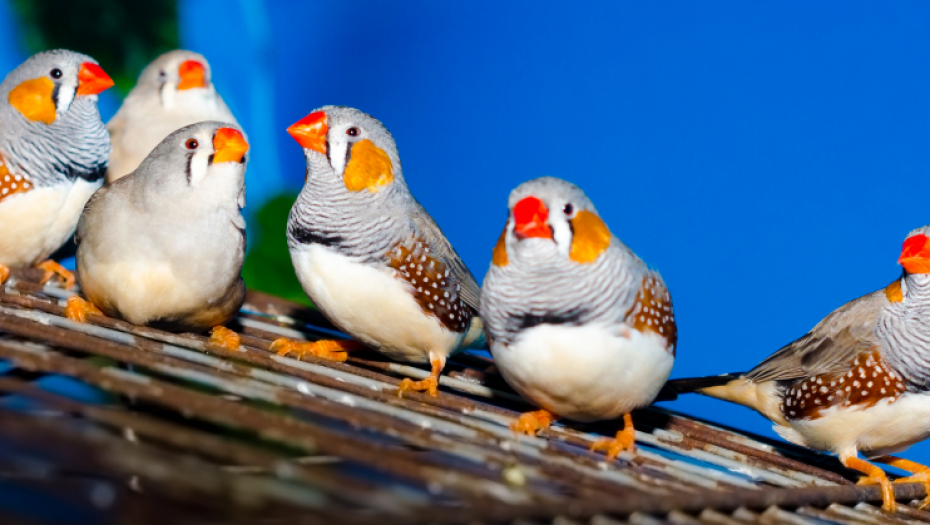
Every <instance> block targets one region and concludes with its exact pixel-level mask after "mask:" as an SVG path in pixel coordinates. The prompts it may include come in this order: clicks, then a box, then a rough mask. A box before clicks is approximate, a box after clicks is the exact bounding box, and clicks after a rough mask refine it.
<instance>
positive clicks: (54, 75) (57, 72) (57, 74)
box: [49, 67, 61, 78]
mask: <svg viewBox="0 0 930 525" xmlns="http://www.w3.org/2000/svg"><path fill="white" fill-rule="evenodd" d="M49 75H52V78H61V70H60V69H58V68H57V67H56V68H55V69H53V70H52V72H51V73H49Z"/></svg>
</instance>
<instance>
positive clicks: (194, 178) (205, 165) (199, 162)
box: [190, 149, 212, 187]
mask: <svg viewBox="0 0 930 525" xmlns="http://www.w3.org/2000/svg"><path fill="white" fill-rule="evenodd" d="M211 153H212V151H209V150H206V149H202V150H200V151H198V152H197V153H194V158H192V159H191V180H190V183H191V186H194V187H196V186H199V185H200V184H201V183H202V182H203V181H204V179H206V178H207V175H208V174H209V167H210V165H209V158H210V154H211Z"/></svg>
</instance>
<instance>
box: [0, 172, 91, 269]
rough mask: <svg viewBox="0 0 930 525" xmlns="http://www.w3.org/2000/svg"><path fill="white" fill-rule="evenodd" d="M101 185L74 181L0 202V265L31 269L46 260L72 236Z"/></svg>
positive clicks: (21, 194)
mask: <svg viewBox="0 0 930 525" xmlns="http://www.w3.org/2000/svg"><path fill="white" fill-rule="evenodd" d="M101 185H103V181H102V180H100V181H97V182H93V183H91V182H87V181H86V180H84V179H78V180H77V181H76V182H75V183H74V184H73V185H71V184H64V183H61V184H58V185H57V186H56V187H52V188H35V189H33V190H30V191H28V192H25V193H17V194H15V195H11V196H9V197H7V198H5V199H3V200H2V201H0V264H3V265H6V266H10V267H21V266H31V265H33V264H36V263H38V262H41V261H43V260H45V259H47V258H48V256H49V255H51V254H52V252H54V251H55V250H57V249H58V248H60V247H61V246H62V244H64V243H65V241H67V240H68V238H69V237H71V235H72V234H73V233H74V229H75V227H76V226H77V221H78V218H79V217H80V216H81V212H82V211H83V210H84V205H85V204H86V203H87V199H89V198H90V196H91V195H93V193H94V192H95V191H97V189H98V188H100V186H101Z"/></svg>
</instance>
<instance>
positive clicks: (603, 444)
mask: <svg viewBox="0 0 930 525" xmlns="http://www.w3.org/2000/svg"><path fill="white" fill-rule="evenodd" d="M635 441H636V430H635V429H634V428H633V416H632V415H630V413H629V412H627V413H626V414H623V429H622V430H618V431H617V435H616V436H615V437H614V438H613V439H610V438H601V439H598V440H597V441H595V442H594V444H593V445H591V452H595V451H598V450H601V449H603V448H606V449H607V460H608V461H613V460H614V459H616V458H617V456H618V455H620V453H621V452H623V451H624V450H629V451H630V452H632V451H633V449H634V448H636V447H635V446H634V445H633V443H634V442H635Z"/></svg>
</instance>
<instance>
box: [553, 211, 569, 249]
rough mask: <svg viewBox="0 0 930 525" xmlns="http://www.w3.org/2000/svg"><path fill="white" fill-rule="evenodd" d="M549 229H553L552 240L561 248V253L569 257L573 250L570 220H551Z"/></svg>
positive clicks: (560, 218)
mask: <svg viewBox="0 0 930 525" xmlns="http://www.w3.org/2000/svg"><path fill="white" fill-rule="evenodd" d="M549 227H550V228H552V238H553V239H555V244H556V246H558V247H559V253H561V254H562V255H564V256H566V257H567V256H568V252H569V251H571V248H572V229H571V227H570V226H569V225H568V219H565V218H562V217H559V218H558V219H556V220H551V219H550V221H549Z"/></svg>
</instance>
